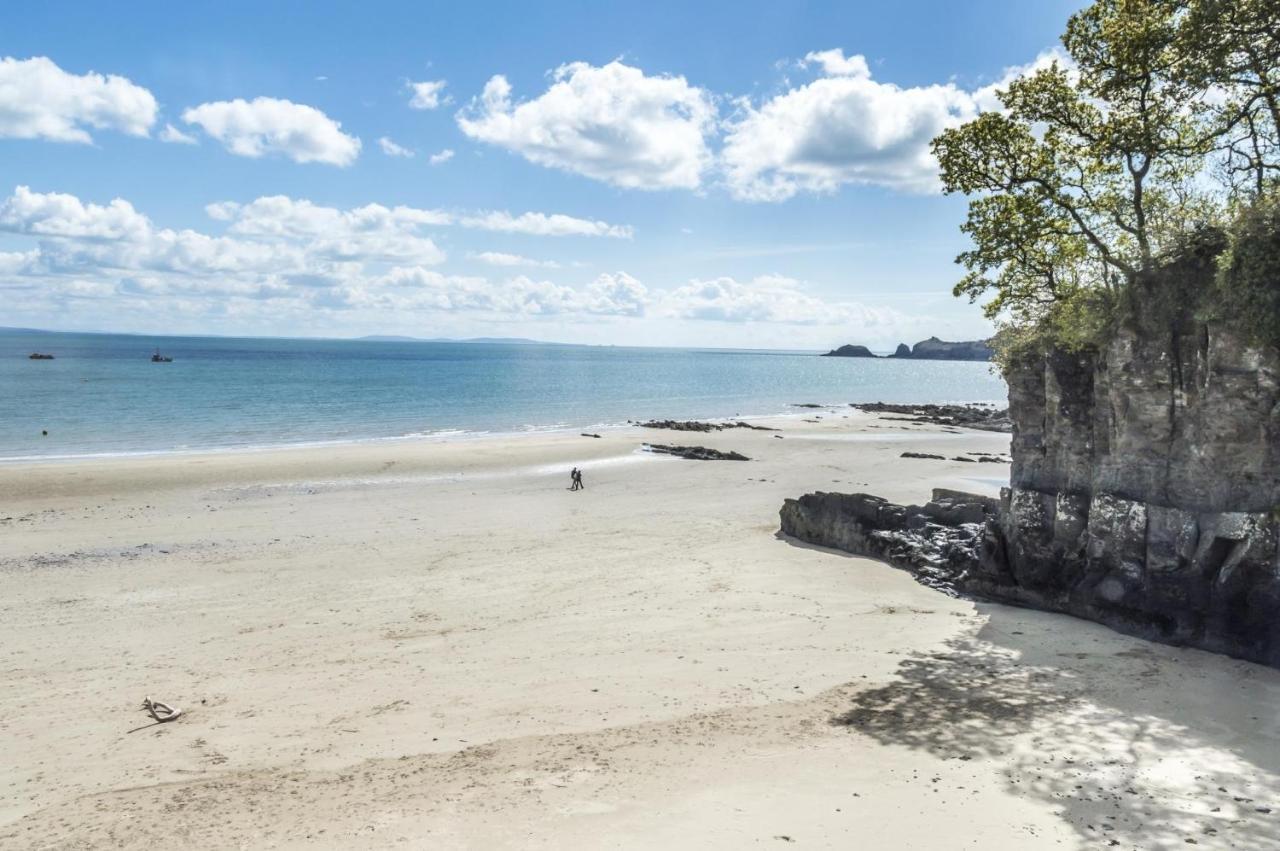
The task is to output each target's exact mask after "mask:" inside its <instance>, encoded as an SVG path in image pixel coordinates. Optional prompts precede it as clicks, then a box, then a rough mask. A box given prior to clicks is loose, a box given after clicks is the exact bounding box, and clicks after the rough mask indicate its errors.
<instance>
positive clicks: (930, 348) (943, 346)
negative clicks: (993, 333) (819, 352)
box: [823, 337, 992, 361]
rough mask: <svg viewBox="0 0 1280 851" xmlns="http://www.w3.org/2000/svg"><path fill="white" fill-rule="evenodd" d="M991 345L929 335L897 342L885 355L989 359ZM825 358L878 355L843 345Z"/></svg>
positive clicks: (939, 358)
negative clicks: (916, 339)
mask: <svg viewBox="0 0 1280 851" xmlns="http://www.w3.org/2000/svg"><path fill="white" fill-rule="evenodd" d="M991 355H992V351H991V345H990V341H989V340H962V341H959V342H949V341H947V340H939V339H938V338H937V337H930V338H929V339H927V340H921V341H920V342H918V343H916V344H915V346H914V347H912V346H908V345H907V344H906V343H899V344H898V348H897V349H895V350H894V352H893V354H891V355H885V357H887V358H910V359H915V360H977V361H988V360H991ZM823 357H826V358H876V357H880V355H877V354H874V353H873V352H872V351H871V350H870V349H868V348H867V347H866V346H856V345H852V344H849V345H844V346H841V347H840V348H838V349H832V350H831V351H829V352H827V353H826V354H824V355H823Z"/></svg>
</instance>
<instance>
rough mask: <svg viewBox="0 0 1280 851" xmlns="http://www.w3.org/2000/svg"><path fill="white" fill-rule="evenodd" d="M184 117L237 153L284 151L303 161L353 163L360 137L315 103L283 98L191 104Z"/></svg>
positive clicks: (249, 155)
mask: <svg viewBox="0 0 1280 851" xmlns="http://www.w3.org/2000/svg"><path fill="white" fill-rule="evenodd" d="M182 120H183V121H184V122H186V123H187V124H194V125H196V126H198V127H199V128H200V129H201V130H203V131H204V132H205V133H207V134H208V135H209V136H210V137H212V138H214V139H216V140H217V141H219V142H221V143H222V145H223V147H225V148H226V149H227V150H228V151H230V152H231V153H233V154H236V155H237V156H241V157H255V158H256V157H261V156H264V155H266V154H282V155H283V156H286V157H288V158H289V159H291V160H293V161H294V162H298V163H327V164H329V165H336V166H348V165H351V163H353V162H355V160H356V157H358V156H359V155H360V140H359V139H357V138H356V137H354V136H349V135H347V134H346V133H343V132H342V124H341V123H339V122H337V121H334V120H333V119H332V118H330V117H329V116H327V115H325V114H324V113H323V112H321V111H320V110H318V109H316V108H315V107H313V106H307V105H305V104H300V103H294V102H292V101H288V100H282V99H280V98H267V97H259V98H254V99H253V100H251V101H246V100H243V99H240V98H237V99H236V100H230V101H215V102H212V103H203V104H200V105H199V106H195V107H191V108H190V109H188V110H186V111H185V112H183V113H182Z"/></svg>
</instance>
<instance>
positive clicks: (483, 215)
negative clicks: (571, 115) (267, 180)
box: [205, 195, 632, 238]
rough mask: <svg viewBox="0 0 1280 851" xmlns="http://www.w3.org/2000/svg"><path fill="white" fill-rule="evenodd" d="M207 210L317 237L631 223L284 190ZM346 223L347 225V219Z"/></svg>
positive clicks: (568, 232) (259, 231)
mask: <svg viewBox="0 0 1280 851" xmlns="http://www.w3.org/2000/svg"><path fill="white" fill-rule="evenodd" d="M205 211H206V212H207V213H208V214H209V216H210V217H211V218H214V219H217V220H218V221H224V222H232V225H231V228H230V229H231V232H233V233H239V234H253V235H259V236H262V235H291V236H306V237H309V238H310V237H316V236H324V235H325V234H326V233H329V234H332V233H335V232H337V230H340V229H343V228H350V227H358V228H359V229H361V230H362V231H372V230H374V229H376V228H379V227H396V228H402V229H404V228H409V229H412V228H417V227H422V226H427V225H440V226H443V225H457V226H459V227H464V228H473V229H477V230H488V231H498V232H502V233H523V234H528V235H531V236H606V237H616V238H630V237H631V234H632V230H631V227H630V226H629V225H612V224H609V223H608V222H603V221H592V220H590V219H579V218H575V217H573V216H566V215H564V214H562V213H550V214H548V213H533V212H530V213H521V214H520V215H518V216H516V215H512V214H511V213H508V212H506V211H505V210H494V211H482V212H478V213H467V214H458V213H452V212H448V211H445V210H428V209H420V208H417V207H405V206H398V207H384V206H382V205H380V204H368V205H365V206H363V207H357V208H354V209H352V210H348V211H343V210H339V209H337V208H335V207H322V206H320V205H317V204H313V203H311V202H310V201H307V200H295V199H293V198H289V197H286V196H284V195H272V196H265V197H262V198H258V199H257V200H255V201H252V202H250V203H248V204H238V203H236V202H234V201H220V202H217V203H213V204H209V205H208V206H206V207H205ZM344 221H345V222H347V224H345V225H344V224H342V223H343V222H344Z"/></svg>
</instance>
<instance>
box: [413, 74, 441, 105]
mask: <svg viewBox="0 0 1280 851" xmlns="http://www.w3.org/2000/svg"><path fill="white" fill-rule="evenodd" d="M444 87H445V81H444V80H424V81H423V82H421V83H414V82H410V83H409V91H411V92H412V93H413V94H412V95H411V96H410V97H409V106H410V108H412V109H435V108H436V107H438V106H440V105H441V104H447V103H450V102H451V98H449V97H448V96H447V95H446V96H445V97H443V98H442V97H441V96H440V95H441V93H442V92H443V91H444Z"/></svg>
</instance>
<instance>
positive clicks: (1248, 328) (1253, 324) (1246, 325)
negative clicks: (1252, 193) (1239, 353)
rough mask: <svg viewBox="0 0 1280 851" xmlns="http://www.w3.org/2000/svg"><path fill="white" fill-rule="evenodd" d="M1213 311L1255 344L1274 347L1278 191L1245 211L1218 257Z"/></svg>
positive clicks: (1279, 339)
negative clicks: (1216, 301) (1215, 302)
mask: <svg viewBox="0 0 1280 851" xmlns="http://www.w3.org/2000/svg"><path fill="white" fill-rule="evenodd" d="M1217 297H1218V301H1219V315H1220V316H1221V317H1222V318H1225V319H1227V320H1229V321H1231V322H1232V323H1233V324H1234V325H1235V326H1236V327H1238V328H1240V329H1242V330H1244V332H1245V333H1246V334H1247V335H1248V336H1249V338H1250V339H1251V340H1252V341H1253V342H1255V343H1258V344H1260V345H1271V346H1280V194H1278V195H1273V196H1272V197H1270V198H1264V199H1262V200H1261V201H1259V202H1258V203H1256V204H1254V205H1253V206H1251V207H1249V208H1247V209H1245V210H1244V211H1243V212H1242V213H1241V214H1240V216H1239V218H1238V219H1237V220H1236V222H1235V225H1234V226H1233V228H1232V231H1231V241H1230V244H1229V246H1228V247H1227V250H1226V251H1225V252H1223V253H1222V255H1221V257H1219V259H1218V276H1217Z"/></svg>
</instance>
